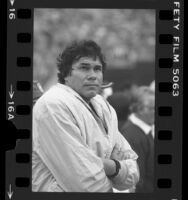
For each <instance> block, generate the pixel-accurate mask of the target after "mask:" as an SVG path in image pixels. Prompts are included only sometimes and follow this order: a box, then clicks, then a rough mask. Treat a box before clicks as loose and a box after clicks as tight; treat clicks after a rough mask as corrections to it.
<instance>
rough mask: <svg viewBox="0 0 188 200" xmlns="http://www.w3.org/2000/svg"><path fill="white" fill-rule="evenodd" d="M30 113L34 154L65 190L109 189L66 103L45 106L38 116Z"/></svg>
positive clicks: (99, 161) (88, 190) (107, 182)
mask: <svg viewBox="0 0 188 200" xmlns="http://www.w3.org/2000/svg"><path fill="white" fill-rule="evenodd" d="M35 112H36V113H35ZM33 115H34V118H33V127H34V131H35V133H34V135H35V140H36V138H37V140H38V147H37V153H38V154H39V155H40V157H41V159H42V160H43V162H44V163H45V165H46V166H47V168H48V169H49V170H50V172H51V173H52V175H53V176H54V178H55V179H56V180H57V183H58V184H59V185H60V187H62V189H63V190H64V191H65V192H66V191H67V192H70V191H71V192H108V191H109V190H110V189H111V188H112V184H111V181H110V180H109V179H108V178H107V177H106V175H105V171H104V167H103V163H102V160H101V158H99V157H97V156H96V155H95V154H94V152H93V151H92V150H91V149H90V148H89V147H88V146H87V144H86V143H85V142H84V141H83V138H82V136H81V133H80V129H79V127H78V126H77V124H76V121H75V119H74V117H73V115H71V113H70V111H69V109H68V108H67V107H66V105H60V106H58V104H57V105H55V104H53V105H48V107H47V108H45V112H43V114H41V115H37V111H36V108H35V111H34V113H33ZM35 116H36V117H35Z"/></svg>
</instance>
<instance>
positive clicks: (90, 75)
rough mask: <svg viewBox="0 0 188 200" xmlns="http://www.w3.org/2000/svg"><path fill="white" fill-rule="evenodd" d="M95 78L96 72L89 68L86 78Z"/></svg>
mask: <svg viewBox="0 0 188 200" xmlns="http://www.w3.org/2000/svg"><path fill="white" fill-rule="evenodd" d="M96 78H97V74H96V72H95V71H94V70H93V69H91V70H90V71H89V73H88V79H96Z"/></svg>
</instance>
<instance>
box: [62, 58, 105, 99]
mask: <svg viewBox="0 0 188 200" xmlns="http://www.w3.org/2000/svg"><path fill="white" fill-rule="evenodd" d="M102 83H103V71H102V64H101V62H100V60H99V59H98V58H96V59H93V58H90V57H81V58H80V59H79V60H78V61H76V62H74V63H73V65H72V71H71V73H70V74H69V75H68V76H67V77H66V78H65V84H66V85H68V86H69V87H71V88H72V89H73V90H75V91H76V92H77V93H78V94H79V95H80V96H82V97H83V99H85V100H86V101H89V100H90V99H91V98H92V97H94V96H95V95H96V94H97V93H99V91H100V87H101V85H102Z"/></svg>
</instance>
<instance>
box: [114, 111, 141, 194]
mask: <svg viewBox="0 0 188 200" xmlns="http://www.w3.org/2000/svg"><path fill="white" fill-rule="evenodd" d="M111 113H112V119H113V121H114V122H115V121H116V122H117V115H116V113H115V110H114V109H113V108H112V109H111ZM115 130H117V131H116V132H115V135H114V141H115V144H118V145H119V146H120V147H121V148H122V149H123V150H124V151H126V155H127V159H125V160H122V161H120V164H121V169H120V171H119V174H118V175H117V176H116V177H114V178H113V179H112V184H113V187H114V188H116V189H118V190H127V189H131V188H134V187H135V185H136V184H137V182H138V181H139V178H140V173H139V168H138V165H137V158H138V156H137V154H136V153H135V152H134V151H133V150H132V148H131V146H130V144H129V143H128V141H127V140H126V139H125V138H124V136H123V135H122V134H121V133H120V132H119V131H118V123H116V127H115ZM115 144H114V145H115Z"/></svg>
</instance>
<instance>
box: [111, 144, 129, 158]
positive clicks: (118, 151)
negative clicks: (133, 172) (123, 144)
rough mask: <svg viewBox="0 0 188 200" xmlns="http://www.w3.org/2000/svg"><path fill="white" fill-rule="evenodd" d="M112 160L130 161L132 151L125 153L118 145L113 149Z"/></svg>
mask: <svg viewBox="0 0 188 200" xmlns="http://www.w3.org/2000/svg"><path fill="white" fill-rule="evenodd" d="M110 158H111V159H115V160H119V161H121V160H126V159H129V158H130V151H129V150H127V151H125V150H123V149H122V148H120V146H119V145H118V144H116V145H115V146H114V148H113V151H112V154H111V156H110Z"/></svg>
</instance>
